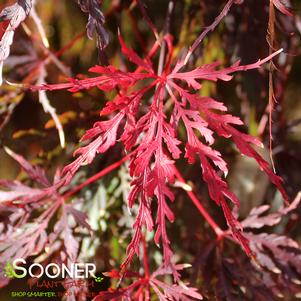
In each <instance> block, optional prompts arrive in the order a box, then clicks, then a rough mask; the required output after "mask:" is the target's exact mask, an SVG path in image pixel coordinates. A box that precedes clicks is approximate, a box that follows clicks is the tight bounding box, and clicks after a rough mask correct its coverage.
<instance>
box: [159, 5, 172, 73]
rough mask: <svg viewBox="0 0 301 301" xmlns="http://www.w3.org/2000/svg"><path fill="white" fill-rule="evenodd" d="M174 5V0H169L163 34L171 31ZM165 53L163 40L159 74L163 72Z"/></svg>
mask: <svg viewBox="0 0 301 301" xmlns="http://www.w3.org/2000/svg"><path fill="white" fill-rule="evenodd" d="M174 5H175V3H174V0H172V1H169V4H168V9H167V15H166V22H165V25H164V30H163V36H164V35H165V34H167V33H168V32H169V27H170V17H171V14H172V11H173V9H174ZM165 53H166V42H165V41H164V40H163V42H162V46H161V50H160V56H159V63H158V72H157V73H158V75H159V76H160V75H162V72H163V68H164V58H165Z"/></svg>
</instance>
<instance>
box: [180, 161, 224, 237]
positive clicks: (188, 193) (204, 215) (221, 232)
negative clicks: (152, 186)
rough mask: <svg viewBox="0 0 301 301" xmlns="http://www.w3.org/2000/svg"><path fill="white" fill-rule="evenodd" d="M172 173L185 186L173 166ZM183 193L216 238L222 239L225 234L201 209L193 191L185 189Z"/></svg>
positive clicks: (204, 210) (205, 211) (201, 206)
mask: <svg viewBox="0 0 301 301" xmlns="http://www.w3.org/2000/svg"><path fill="white" fill-rule="evenodd" d="M174 172H175V175H176V177H177V179H178V180H179V181H180V182H181V183H182V184H184V185H187V184H186V181H185V180H184V178H183V177H182V175H181V173H180V172H179V170H178V169H177V168H176V167H175V166H174ZM185 192H186V193H187V195H188V196H189V197H190V199H191V200H192V202H193V204H194V205H195V206H196V207H197V209H198V210H199V212H200V213H201V214H202V216H203V217H204V218H205V220H206V221H207V223H208V224H209V225H210V226H211V228H212V229H213V231H214V232H215V233H216V235H217V237H223V236H224V234H225V232H224V231H223V230H222V229H221V228H220V227H219V226H218V225H217V224H216V222H215V221H214V220H213V218H212V217H211V216H210V214H209V213H208V212H207V210H206V209H205V208H204V207H203V205H202V204H201V203H200V201H199V199H198V198H197V197H196V195H195V194H194V193H193V191H189V190H187V189H185Z"/></svg>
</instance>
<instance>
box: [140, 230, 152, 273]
mask: <svg viewBox="0 0 301 301" xmlns="http://www.w3.org/2000/svg"><path fill="white" fill-rule="evenodd" d="M142 246H143V265H144V274H145V278H147V279H148V278H149V276H150V273H149V267H148V262H147V245H146V237H145V234H144V235H142Z"/></svg>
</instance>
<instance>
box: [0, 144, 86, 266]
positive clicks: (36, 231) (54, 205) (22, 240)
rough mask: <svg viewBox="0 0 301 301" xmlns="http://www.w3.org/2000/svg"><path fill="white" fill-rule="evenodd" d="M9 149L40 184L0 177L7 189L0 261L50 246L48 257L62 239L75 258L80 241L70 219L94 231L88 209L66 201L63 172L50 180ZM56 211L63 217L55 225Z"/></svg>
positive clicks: (0, 193) (1, 211)
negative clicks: (88, 217) (80, 208)
mask: <svg viewBox="0 0 301 301" xmlns="http://www.w3.org/2000/svg"><path fill="white" fill-rule="evenodd" d="M5 149H6V151H7V153H8V154H9V155H10V156H11V157H12V158H13V159H15V160H16V161H17V162H18V163H19V164H20V166H21V167H22V169H23V170H24V171H25V172H26V174H27V175H28V177H29V179H31V181H33V183H34V184H35V185H36V188H32V187H31V186H27V185H25V184H23V183H21V182H19V181H9V180H1V181H0V186H1V187H3V188H4V189H5V190H0V258H1V259H0V263H5V262H8V261H11V260H13V259H14V258H24V259H25V258H27V257H29V256H33V255H37V254H40V253H42V252H44V250H45V248H46V246H48V252H47V254H44V257H45V258H47V257H48V256H50V254H51V253H52V252H53V251H54V250H56V249H57V248H58V241H59V239H61V240H62V241H63V244H60V245H61V247H60V248H61V251H62V252H66V254H67V257H66V258H68V260H72V261H75V260H76V259H77V253H78V248H79V243H78V241H77V239H76V238H75V237H74V234H73V232H74V231H73V228H72V227H71V226H70V225H69V222H68V219H69V217H70V216H73V218H74V221H75V222H76V224H78V225H80V226H81V227H84V228H86V229H87V230H89V231H90V232H91V227H90V226H89V224H88V223H87V216H86V215H85V213H83V212H80V211H78V210H77V209H75V208H74V207H73V206H72V205H71V204H68V205H65V204H64V198H63V196H62V195H61V194H60V192H59V188H60V187H61V180H60V172H57V173H56V175H55V177H54V180H53V183H50V182H49V180H48V178H47V177H46V174H45V171H44V170H43V169H41V168H40V167H38V166H32V165H31V164H30V163H29V162H28V161H26V160H25V159H24V158H23V157H22V156H20V155H18V154H16V153H14V152H13V151H12V150H10V149H8V148H5ZM60 209H61V212H60ZM56 215H57V216H58V217H59V218H58V221H57V222H56V224H55V226H54V227H53V229H52V226H51V224H50V221H51V220H52V219H53V218H54V217H55V216H56ZM49 233H50V234H49ZM65 260H67V259H65Z"/></svg>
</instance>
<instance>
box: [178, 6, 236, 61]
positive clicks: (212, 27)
mask: <svg viewBox="0 0 301 301" xmlns="http://www.w3.org/2000/svg"><path fill="white" fill-rule="evenodd" d="M234 3H236V2H235V0H229V1H228V2H227V4H226V5H225V6H224V8H223V10H222V11H221V13H220V14H219V15H218V16H217V17H216V18H215V20H214V22H213V23H212V24H211V25H209V26H208V27H206V29H205V30H204V31H203V32H202V33H201V34H200V36H199V37H198V38H197V39H196V40H195V41H194V43H193V44H192V46H191V47H190V48H189V51H188V52H187V54H186V56H185V58H184V63H183V66H184V65H186V64H187V62H188V60H189V59H190V57H191V55H192V53H193V52H194V51H195V49H196V48H197V47H198V46H199V45H200V43H201V42H202V41H203V39H204V38H205V37H206V35H207V34H208V33H209V32H210V31H213V30H214V29H215V28H216V27H217V25H218V24H219V23H220V22H221V21H222V20H223V19H224V17H225V16H226V15H227V14H228V12H229V10H230V8H231V6H232V5H233V4H234Z"/></svg>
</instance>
